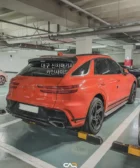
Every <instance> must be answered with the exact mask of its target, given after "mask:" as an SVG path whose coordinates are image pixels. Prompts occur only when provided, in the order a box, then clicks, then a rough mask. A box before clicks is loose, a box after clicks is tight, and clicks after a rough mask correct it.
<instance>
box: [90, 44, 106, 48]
mask: <svg viewBox="0 0 140 168" xmlns="http://www.w3.org/2000/svg"><path fill="white" fill-rule="evenodd" d="M106 47H107V45H93V46H92V48H106Z"/></svg>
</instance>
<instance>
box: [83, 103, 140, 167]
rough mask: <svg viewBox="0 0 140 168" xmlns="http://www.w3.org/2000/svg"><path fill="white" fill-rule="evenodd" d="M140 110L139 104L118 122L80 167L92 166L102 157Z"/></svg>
mask: <svg viewBox="0 0 140 168" xmlns="http://www.w3.org/2000/svg"><path fill="white" fill-rule="evenodd" d="M139 112H140V105H139V106H138V107H137V108H136V109H135V110H134V111H133V112H132V113H131V114H130V115H129V116H128V117H127V118H126V119H125V120H124V121H123V122H122V123H121V124H120V126H119V127H118V128H117V129H116V130H115V131H114V132H113V133H112V134H111V135H110V136H109V137H108V139H107V140H106V141H105V142H104V143H103V144H102V145H101V146H100V147H99V148H98V149H97V150H96V151H95V152H94V153H93V154H92V155H91V156H90V157H89V159H88V160H87V161H86V162H85V163H84V164H83V165H82V166H81V168H87V167H90V168H94V167H95V166H96V165H97V164H98V162H99V161H100V160H101V159H102V157H103V156H104V155H105V154H106V153H107V151H108V150H109V149H110V148H111V146H112V143H113V142H114V141H116V140H117V139H118V138H119V137H120V135H121V134H122V133H123V132H124V131H125V130H126V128H127V127H128V126H129V124H130V123H131V122H132V121H133V120H134V119H135V117H136V116H137V115H138V114H139Z"/></svg>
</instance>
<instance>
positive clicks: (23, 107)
mask: <svg viewBox="0 0 140 168" xmlns="http://www.w3.org/2000/svg"><path fill="white" fill-rule="evenodd" d="M19 109H20V110H24V111H28V112H30V113H35V114H37V113H38V109H39V107H36V106H31V105H27V104H21V103H20V104H19Z"/></svg>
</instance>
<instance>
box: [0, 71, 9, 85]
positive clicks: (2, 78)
mask: <svg viewBox="0 0 140 168" xmlns="http://www.w3.org/2000/svg"><path fill="white" fill-rule="evenodd" d="M7 81H8V75H7V74H6V73H5V72H3V71H2V70H0V85H4V84H5V83H6V82H7Z"/></svg>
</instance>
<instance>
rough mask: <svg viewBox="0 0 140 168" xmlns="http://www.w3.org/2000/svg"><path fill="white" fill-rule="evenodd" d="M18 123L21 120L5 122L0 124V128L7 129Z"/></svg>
mask: <svg viewBox="0 0 140 168" xmlns="http://www.w3.org/2000/svg"><path fill="white" fill-rule="evenodd" d="M20 121H22V120H21V119H15V120H13V121H9V122H6V123H4V124H0V128H4V127H7V126H9V125H12V124H15V123H17V122H20Z"/></svg>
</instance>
